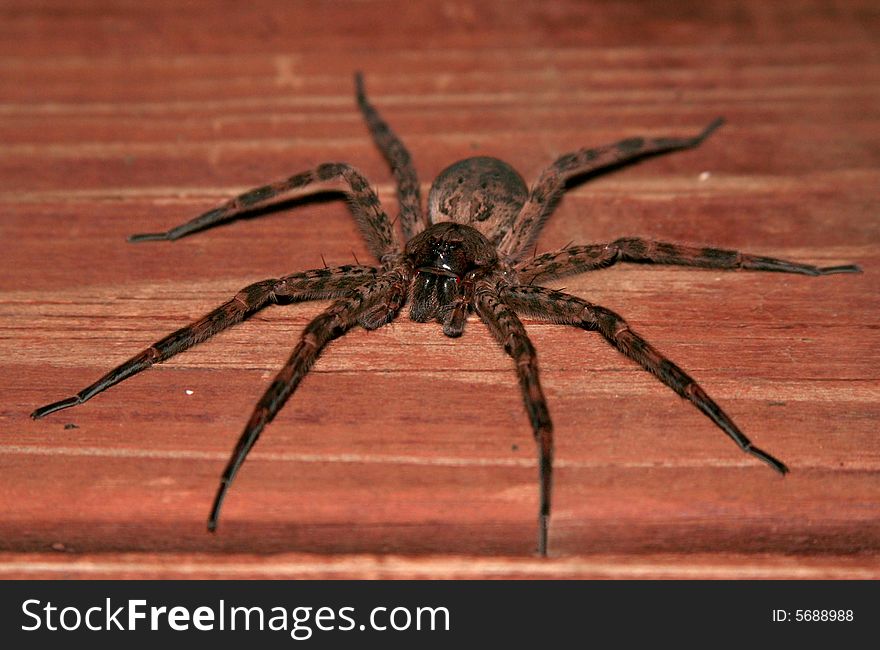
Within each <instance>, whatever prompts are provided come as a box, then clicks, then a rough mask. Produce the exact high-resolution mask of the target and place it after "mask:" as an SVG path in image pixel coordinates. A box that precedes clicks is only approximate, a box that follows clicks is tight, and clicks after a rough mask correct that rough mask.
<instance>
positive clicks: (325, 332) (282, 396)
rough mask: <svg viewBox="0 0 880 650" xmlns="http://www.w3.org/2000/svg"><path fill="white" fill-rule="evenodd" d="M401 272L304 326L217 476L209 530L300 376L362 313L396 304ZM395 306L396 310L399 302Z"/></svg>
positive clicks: (357, 292)
mask: <svg viewBox="0 0 880 650" xmlns="http://www.w3.org/2000/svg"><path fill="white" fill-rule="evenodd" d="M404 273H405V272H404V271H402V270H401V269H395V270H392V271H389V272H387V273H385V274H383V275H381V276H379V277H377V278H375V279H373V280H372V281H371V282H367V283H365V284H362V285H361V286H359V287H357V288H355V289H354V290H352V291H350V292H349V293H348V294H347V295H346V296H344V297H342V298H340V299H338V300H337V301H336V302H334V303H333V304H332V305H330V307H328V308H327V309H326V310H324V311H323V312H322V313H321V314H320V315H318V316H317V317H316V318H314V319H313V320H312V321H311V322H310V323H309V324H308V325H306V327H305V329H303V331H302V334H301V335H300V340H299V343H297V345H296V347H295V348H294V349H293V352H292V353H291V355H290V358H289V359H288V360H287V363H286V364H285V365H284V367H283V368H282V369H281V371H280V372H279V373H278V374H277V375H276V376H275V379H274V380H273V381H272V383H271V384H270V385H269V388H268V389H267V390H266V392H265V393H264V395H263V397H262V398H260V401H259V402H257V405H256V407H255V408H254V412H253V414H252V415H251V418H250V420H248V423H247V425H246V426H245V428H244V431H243V432H242V434H241V437H240V438H239V440H238V443H237V444H236V446H235V449H234V451H233V452H232V456H231V457H230V459H229V464H228V465H227V466H226V469H225V470H224V472H223V476H222V478H221V479H220V486H219V488H218V489H217V496H216V497H215V498H214V505H213V507H212V508H211V514H210V516H209V517H208V530H210V531H212V532H213V531H215V530H216V529H217V522H218V520H219V518H220V508H221V507H222V506H223V501H224V499H225V498H226V493H227V492H228V490H229V486H230V485H231V484H232V480H233V479H234V478H235V475H236V474H237V473H238V470H239V469H240V468H241V465H242V463H244V461H245V458H247V455H248V453H249V452H250V450H251V449H252V448H253V446H254V444H256V442H257V439H258V438H259V437H260V433H261V432H262V431H263V429H264V428H265V427H266V425H267V424H269V422H271V421H272V420H273V419H274V418H275V415H277V413H278V412H279V411H280V410H281V408H282V407H283V406H284V404H285V402H287V400H288V398H290V396H291V395H292V394H293V392H294V391H295V390H296V388H297V386H299V383H300V381H302V378H303V377H305V376H306V374H307V373H308V372H309V370H311V368H312V366H313V365H314V363H315V361H316V360H317V359H318V356H319V355H320V354H321V351H322V350H323V349H324V347H325V346H326V345H327V344H328V343H329V342H330V341H332V340H333V339H336V338H339V337H340V336H342V335H343V334H345V333H346V332H347V331H348V330H350V329H351V328H352V327H353V326H355V325H356V324H358V323H359V322H360V320H361V319H362V318H363V317H364V316H367V315H370V314H374V313H375V309H376V307H377V306H378V307H380V308H381V307H383V306H384V307H388V306H389V305H394V304H396V302H395V298H394V297H393V296H394V294H395V293H396V292H397V291H398V290H399V287H400V286H401V285H402V284H403V285H405V284H406V281H407V278H406V277H405V276H404ZM397 309H398V311H399V309H400V305H399V304H398V305H397ZM394 316H396V313H394V314H391V315H388V317H387V318H386V320H385V322H389V321H390V320H391V319H392V318H393V317H394ZM375 326H376V327H378V326H379V325H375Z"/></svg>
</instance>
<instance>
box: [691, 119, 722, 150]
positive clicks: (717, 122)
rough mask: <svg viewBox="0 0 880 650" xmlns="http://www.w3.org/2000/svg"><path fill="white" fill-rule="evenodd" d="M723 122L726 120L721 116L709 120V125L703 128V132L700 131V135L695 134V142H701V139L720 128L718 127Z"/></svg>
mask: <svg viewBox="0 0 880 650" xmlns="http://www.w3.org/2000/svg"><path fill="white" fill-rule="evenodd" d="M725 122H727V120H725V119H724V118H723V117H721V116H719V117H716V118H715V119H714V120H712V121H711V122H709V125H708V126H707V127H706V128H705V129H703V132H702V133H700V135H698V136H697V143H700V142H702V141H703V140H705V139H706V138H708V137H709V136H710V135H712V134H713V133H714V132H715V131H717V130H718V129H720V128H721V127H722V126H723V125H724V123H725Z"/></svg>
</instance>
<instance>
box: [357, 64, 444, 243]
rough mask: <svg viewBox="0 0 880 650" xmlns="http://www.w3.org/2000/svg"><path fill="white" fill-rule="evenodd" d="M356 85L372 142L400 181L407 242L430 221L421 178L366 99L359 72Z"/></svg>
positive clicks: (400, 205)
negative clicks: (423, 200)
mask: <svg viewBox="0 0 880 650" xmlns="http://www.w3.org/2000/svg"><path fill="white" fill-rule="evenodd" d="M354 85H355V94H356V96H357V103H358V108H360V110H361V113H363V115H364V119H365V120H366V122H367V127H368V128H369V129H370V135H372V136H373V142H375V143H376V146H377V147H379V150H380V151H381V152H382V155H384V156H385V159H386V160H387V161H388V164H389V165H390V166H391V173H392V174H393V175H394V180H395V181H397V203H398V217H399V219H400V225H401V227H402V228H403V235H404V239H405V240H407V241H408V240H410V239H412V238H413V237H414V236H415V235H418V234H419V233H420V232H422V231H423V230H424V229H425V228H427V227H428V218H427V216H426V215H425V213H424V212H423V211H422V198H421V192H420V189H419V177H418V174H417V173H416V168H415V165H413V161H412V156H410V153H409V151H407V148H406V147H405V146H404V144H403V141H402V140H401V139H400V138H399V137H398V136H397V135H396V134H395V133H394V131H392V130H391V127H389V126H388V123H387V122H386V121H385V120H383V119H382V116H381V115H380V114H379V111H377V110H376V109H375V107H374V106H373V105H372V104H371V103H370V101H369V100H368V99H367V95H366V92H365V90H364V76H363V75H362V74H361V73H360V72H357V73H355V75H354Z"/></svg>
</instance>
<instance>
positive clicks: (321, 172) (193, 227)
mask: <svg viewBox="0 0 880 650" xmlns="http://www.w3.org/2000/svg"><path fill="white" fill-rule="evenodd" d="M334 181H337V182H338V181H342V182H343V188H342V192H343V193H344V194H345V197H346V199H348V203H349V206H350V207H351V211H352V214H353V215H354V218H355V221H357V224H358V226H359V227H360V229H361V232H362V233H363V235H364V238H365V239H366V240H367V244H368V245H369V247H370V251H371V252H372V253H373V254H374V255H376V257H377V258H379V259H382V258H383V257H384V256H386V255H389V254H391V253H395V252H397V249H398V245H397V242H396V241H395V238H394V233H393V229H392V228H391V221H390V220H389V219H388V215H387V214H385V211H384V210H383V209H382V205H381V204H380V203H379V197H378V196H377V195H376V192H375V191H374V190H373V188H371V187H370V183H369V181H367V179H366V178H365V177H364V175H363V174H361V173H360V172H359V171H358V170H357V169H355V168H354V167H352V166H351V165H348V164H346V163H324V164H323V165H319V166H317V167H315V168H314V169H309V170H308V171H304V172H302V173H299V174H296V175H294V176H291V177H290V178H286V179H284V180H281V181H278V182H275V183H271V184H270V185H264V186H262V187H257V188H254V189H252V190H248V191H247V192H245V193H244V194H239V195H238V196H236V197H235V198H233V199H230V200H229V201H227V202H226V203H224V204H223V205H221V206H220V207H218V208H214V209H213V210H209V211H208V212H205V213H203V214H201V215H199V216H198V217H196V218H194V219H191V220H190V221H187V222H186V223H183V224H180V225H179V226H175V227H174V228H171V229H170V230H167V231H165V232H157V233H144V234H139V235H131V236H130V237H129V238H128V241H130V242H142V241H152V240H175V239H180V238H181V237H184V236H186V235H189V234H190V233H193V232H196V231H199V230H205V229H207V228H211V227H212V226H215V225H217V224H219V223H222V222H224V221H229V220H231V219H233V218H235V217H237V216H239V215H241V214H243V213H246V212H250V211H252V210H254V209H257V208H260V207H263V206H265V205H266V204H268V203H269V202H271V201H273V200H275V199H278V198H279V197H280V196H283V195H287V196H289V195H290V194H293V193H295V192H297V191H298V190H303V192H299V194H304V193H305V192H304V190H306V189H307V188H309V186H311V185H314V184H316V183H329V182H334Z"/></svg>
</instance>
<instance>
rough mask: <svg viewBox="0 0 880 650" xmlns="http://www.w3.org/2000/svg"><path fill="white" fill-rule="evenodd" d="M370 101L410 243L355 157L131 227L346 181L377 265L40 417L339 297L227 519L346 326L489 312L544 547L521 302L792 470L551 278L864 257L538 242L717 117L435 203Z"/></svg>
mask: <svg viewBox="0 0 880 650" xmlns="http://www.w3.org/2000/svg"><path fill="white" fill-rule="evenodd" d="M354 81H355V95H356V101H357V105H358V108H359V109H360V112H361V113H362V114H363V117H364V119H365V120H366V123H367V127H368V128H369V131H370V134H371V135H372V138H373V140H374V141H375V144H376V145H377V146H378V148H379V149H380V150H381V151H382V153H383V155H384V156H385V158H386V159H387V161H388V163H389V165H390V167H391V171H392V173H393V176H394V178H395V180H396V183H397V200H398V210H399V214H398V220H399V221H400V226H401V229H402V231H403V236H404V238H405V243H403V245H402V243H401V242H400V240H399V238H398V236H396V234H395V231H394V222H392V220H391V219H389V217H388V215H387V214H386V212H385V211H384V210H383V208H382V205H381V204H380V202H379V198H378V196H377V195H376V192H375V191H374V190H373V189H372V188H371V187H370V184H369V182H368V181H367V179H366V178H365V177H364V176H363V174H361V172H359V171H358V170H357V169H355V168H354V167H352V166H351V165H348V164H346V163H340V162H332V163H325V164H322V165H319V166H317V167H315V168H313V169H309V170H307V171H304V172H302V173H299V174H296V175H294V176H291V177H289V178H287V179H285V180H281V181H278V182H275V183H272V184H270V185H264V186H262V187H257V188H255V189H252V190H250V191H248V192H245V193H244V194H241V195H239V196H236V197H235V198H233V199H231V200H229V201H227V202H225V203H224V204H222V205H221V206H220V207H218V208H215V209H213V210H210V211H208V212H205V213H204V214H202V215H200V216H198V217H196V218H194V219H192V220H190V221H187V222H186V223H183V224H181V225H179V226H176V227H174V228H171V229H170V230H167V231H166V232H160V233H146V234H139V235H132V236H131V237H129V241H131V242H144V241H150V240H169V241H170V240H176V239H179V238H181V237H184V236H186V235H189V234H191V233H194V232H197V231H200V230H205V229H207V228H210V227H212V226H215V225H217V224H219V223H221V222H225V221H229V220H230V219H233V218H235V217H237V216H239V215H241V214H243V213H247V212H251V211H253V210H254V209H257V208H262V207H264V206H265V205H266V204H268V203H270V202H273V201H275V200H277V199H278V198H279V197H281V196H290V195H291V194H293V193H300V194H302V193H306V192H308V191H310V190H311V191H315V190H316V189H321V188H326V186H327V185H328V184H334V186H335V187H337V188H338V187H341V191H342V192H343V193H344V195H345V198H346V199H347V200H348V203H349V206H350V208H351V212H352V214H353V215H354V218H355V220H356V221H357V224H358V226H359V228H360V230H361V232H362V233H363V236H364V237H365V239H366V241H367V244H368V246H369V248H370V251H371V252H372V253H373V254H374V255H375V257H376V258H377V259H378V260H379V264H378V265H377V266H366V265H361V264H360V263H357V264H354V265H343V266H335V267H326V266H325V267H324V268H319V269H315V270H311V271H303V272H300V273H293V274H291V275H286V276H284V277H281V278H273V279H269V280H263V281H261V282H256V283H254V284H251V285H249V286H247V287H245V288H244V289H242V290H241V291H239V292H238V293H237V294H236V295H235V296H234V297H233V298H232V299H231V300H229V301H227V302H226V303H224V304H222V305H221V306H219V307H217V308H216V309H214V310H213V311H212V312H210V313H209V314H207V315H206V316H205V317H203V318H201V319H200V320H197V321H195V322H193V323H191V324H189V325H187V326H186V327H183V328H181V329H179V330H177V331H176V332H174V333H172V334H169V335H168V336H166V337H165V338H163V339H161V340H160V341H157V342H156V343H154V344H153V345H151V346H150V347H148V348H147V349H146V350H144V351H142V352H140V353H139V354H137V355H135V356H134V357H132V358H131V359H129V360H128V361H126V362H125V363H123V364H122V365H120V366H118V367H116V368H114V369H113V370H111V371H110V372H108V373H107V374H106V375H104V376H103V377H101V378H100V379H98V381H96V382H95V383H93V384H92V385H90V386H88V387H86V388H84V389H83V390H81V391H80V392H78V393H77V394H75V395H73V396H72V397H68V398H66V399H63V400H60V401H58V402H54V403H52V404H48V405H46V406H42V407H40V408H38V409H36V410H35V411H34V412H33V413H32V414H31V417H33V418H34V419H38V418H42V417H44V416H46V415H49V414H50V413H53V412H55V411H59V410H61V409H65V408H68V407H71V406H77V405H79V404H82V403H84V402H86V401H88V400H89V399H91V398H92V397H94V396H95V395H97V394H98V393H100V392H102V391H104V390H106V389H107V388H110V387H111V386H113V385H115V384H117V383H119V382H121V381H123V380H124V379H128V378H129V377H131V376H133V375H135V374H137V373H139V372H141V371H143V370H146V369H147V368H149V367H150V366H152V365H153V364H155V363H160V362H162V361H166V360H167V359H169V358H171V357H173V356H174V355H176V354H178V353H180V352H183V351H184V350H186V349H188V348H190V347H192V346H194V345H195V344H197V343H200V342H202V341H204V340H206V339H208V338H210V337H211V336H214V335H215V334H217V333H218V332H220V331H222V330H224V329H226V328H228V327H231V326H232V325H235V324H236V323H239V322H241V321H243V320H244V319H246V318H248V317H249V316H251V315H253V314H254V313H256V312H258V311H259V310H261V309H263V308H264V307H266V306H267V305H269V304H270V303H291V302H299V301H306V300H326V299H330V300H333V302H332V303H331V304H330V306H329V307H327V308H326V309H325V310H324V311H323V312H321V314H320V315H318V316H317V317H316V318H314V319H313V320H312V321H311V322H310V323H309V324H308V325H306V327H305V329H304V330H303V332H302V334H301V336H300V339H299V342H298V343H297V345H296V346H295V347H294V349H293V352H292V354H291V355H290V358H289V359H288V361H287V363H286V364H285V365H284V367H283V368H282V369H281V371H280V372H279V373H278V375H277V376H276V377H275V379H274V380H273V381H272V383H271V384H270V386H269V388H268V389H267V390H266V392H265V394H264V395H263V397H262V398H261V399H260V401H259V402H258V403H257V405H256V407H255V408H254V411H253V414H252V415H251V417H250V419H249V420H248V422H247V425H246V426H245V428H244V432H243V433H242V435H241V438H240V439H239V441H238V444H237V445H236V447H235V449H234V451H233V453H232V456H231V458H230V460H229V463H228V465H227V466H226V469H225V471H224V472H223V475H222V477H221V480H220V485H219V488H218V490H217V494H216V497H215V499H214V504H213V508H212V509H211V513H210V516H209V518H208V530H210V531H212V532H213V531H215V530H216V528H217V523H218V520H219V516H220V509H221V506H222V504H223V500H224V498H225V497H226V494H227V491H228V489H229V486H230V485H231V483H232V480H233V479H234V478H235V476H236V474H237V473H238V471H239V470H240V469H241V466H242V463H243V462H244V460H245V458H246V457H247V455H248V452H250V450H251V449H252V448H253V446H254V445H255V444H256V442H257V439H258V438H259V436H260V433H261V432H262V431H263V429H264V428H265V426H266V425H267V424H269V422H271V421H272V419H273V418H274V417H275V416H276V415H277V413H278V411H279V410H280V409H281V408H282V406H283V405H284V404H285V402H286V401H287V400H288V398H290V396H291V395H292V394H293V392H294V391H295V390H296V388H297V386H299V383H300V381H302V379H303V377H305V375H306V374H307V373H308V372H309V370H310V369H311V367H312V366H313V365H314V364H315V361H316V360H317V359H318V356H319V354H320V353H321V351H322V350H323V349H324V347H325V346H326V345H327V344H328V343H329V342H330V341H332V340H333V339H336V338H338V337H340V336H342V335H343V334H345V333H346V332H347V331H348V330H350V329H351V328H353V327H355V326H357V325H360V326H361V327H363V328H365V329H367V330H373V329H376V328H379V327H382V326H383V325H387V324H388V323H390V322H391V321H392V320H394V319H395V318H396V317H397V315H398V314H399V313H400V311H401V309H402V308H403V307H404V305H405V304H406V303H407V302H408V303H410V309H409V316H410V318H411V319H412V320H414V321H416V322H420V323H425V322H428V321H436V322H437V323H439V324H441V325H442V328H443V333H444V334H445V335H446V336H449V337H458V336H461V334H462V333H463V331H464V328H465V324H466V322H467V317H468V315H469V314H471V313H476V315H477V316H478V317H479V318H480V320H482V321H483V322H484V323H485V324H486V326H487V327H488V329H489V331H490V332H491V333H492V335H493V336H494V338H495V339H496V340H497V341H498V343H500V344H501V346H502V347H503V348H504V350H505V352H507V354H508V355H510V357H511V358H512V360H513V361H514V365H515V368H516V374H517V378H518V380H519V385H520V389H521V392H522V397H523V401H524V402H525V409H526V412H527V413H528V417H529V420H530V422H531V427H532V431H533V433H534V437H535V441H536V443H537V454H538V463H537V464H538V475H539V486H540V487H539V512H538V541H537V550H538V553H539V554H540V555H542V556H545V555H546V554H547V531H548V526H549V519H550V500H551V499H550V497H551V485H552V472H553V424H552V422H551V420H550V414H549V411H548V408H547V402H546V400H545V398H544V393H543V391H542V389H541V384H540V381H539V380H538V363H537V357H536V355H535V350H534V347H533V346H532V343H531V342H530V341H529V337H528V335H527V334H526V330H525V328H524V327H523V323H522V321H521V320H520V315H525V316H528V317H531V318H537V319H542V320H545V321H550V322H552V323H557V324H561V325H571V326H574V327H579V328H581V329H584V330H587V331H592V332H597V333H598V334H599V335H600V336H602V337H603V338H604V339H605V340H606V341H607V342H608V343H610V344H611V345H612V346H613V347H614V348H616V349H617V350H618V351H620V352H621V353H623V354H624V355H625V356H627V357H629V358H630V359H631V360H633V361H634V362H636V363H637V364H639V365H640V366H641V367H642V368H644V369H645V370H647V371H649V372H651V373H652V374H654V375H655V376H656V377H657V378H658V379H659V380H660V381H661V382H663V383H664V384H666V385H667V386H668V387H669V388H671V389H672V390H674V391H675V392H676V393H678V394H679V395H680V396H681V397H682V398H684V399H686V400H688V401H689V402H691V403H692V404H693V405H694V406H695V407H696V408H697V409H699V410H700V411H701V412H702V413H704V414H705V415H706V416H707V417H708V418H709V419H711V420H712V421H713V422H714V423H715V424H716V425H717V426H718V427H719V428H720V429H721V430H722V431H723V432H724V433H725V434H727V435H728V436H729V437H730V438H731V439H733V441H734V442H735V443H736V444H737V445H738V446H739V447H740V449H742V450H743V451H744V452H746V453H748V454H751V455H752V456H754V457H756V458H758V459H759V460H762V461H764V462H765V463H767V464H768V465H770V467H772V468H773V469H775V470H776V471H777V472H779V473H781V474H785V473H786V472H787V471H788V468H787V467H786V466H785V464H783V463H782V462H781V461H780V460H777V459H776V458H774V457H773V456H771V455H770V454H768V453H767V452H765V451H762V450H761V449H759V448H757V447H756V446H754V445H753V444H752V443H751V442H750V441H749V439H748V438H747V437H746V436H745V434H743V433H742V431H740V429H739V428H738V427H737V425H736V424H734V422H733V420H731V419H730V417H728V416H727V415H726V414H725V413H724V411H722V410H721V408H720V407H719V406H718V405H717V404H716V403H715V401H714V400H712V398H711V397H709V395H707V394H706V392H705V391H704V390H703V389H702V388H701V387H700V386H699V385H698V384H697V383H696V382H695V381H694V380H693V379H691V377H690V376H688V375H687V373H685V372H684V371H683V370H682V369H681V368H679V367H678V366H677V365H676V364H674V363H673V362H672V361H670V360H669V359H667V358H666V357H664V356H663V355H662V354H661V353H660V352H659V351H658V350H657V349H656V348H654V347H653V346H652V345H651V344H650V343H648V342H647V341H646V340H645V339H643V338H642V337H641V336H639V335H638V334H637V333H636V332H635V331H633V329H632V328H631V327H630V326H629V325H628V324H627V322H626V321H625V320H624V319H623V318H622V317H620V316H619V315H617V314H616V313H614V312H613V311H611V310H609V309H606V308H604V307H602V306H600V305H596V304H593V303H590V302H588V301H586V300H584V299H582V298H578V297H576V296H572V295H569V294H566V293H563V292H562V291H557V290H554V289H549V288H546V287H543V286H540V283H541V282H545V281H548V280H553V279H556V278H560V277H563V276H568V275H572V274H576V273H582V272H586V271H593V270H596V269H602V268H606V267H609V266H611V265H613V264H616V263H617V262H635V263H642V264H673V265H683V266H696V267H704V268H713V269H750V270H755V271H778V272H783V273H800V274H804V275H831V274H834V273H853V272H859V271H860V270H861V269H860V268H859V267H858V266H856V265H852V264H849V265H843V266H830V267H816V266H812V265H809V264H800V263H797V262H790V261H786V260H781V259H775V258H772V257H761V256H757V255H749V254H746V253H740V252H738V251H733V250H723V249H718V248H702V247H691V246H683V245H680V244H674V243H666V242H656V241H648V240H645V239H639V238H632V237H628V238H622V239H617V240H615V241H613V242H610V243H600V244H587V245H582V246H566V247H564V248H562V249H561V250H557V251H554V252H550V253H545V254H543V255H536V256H533V255H532V254H531V251H532V247H533V245H534V244H535V241H536V239H537V237H538V233H539V232H540V231H541V227H542V226H543V224H544V222H545V221H546V219H547V217H549V216H550V214H551V213H552V211H553V208H554V206H555V204H556V203H557V201H558V199H559V198H560V197H561V195H562V194H563V192H564V191H565V189H566V184H567V182H568V181H570V180H572V179H577V178H581V177H584V176H586V175H588V174H594V173H596V172H599V171H602V170H607V169H609V168H613V167H618V166H621V165H623V164H625V163H629V162H631V161H635V160H636V159H641V158H645V157H647V156H652V155H657V154H662V153H666V152H671V151H675V150H681V149H690V148H694V147H697V146H698V145H700V144H701V143H702V142H703V141H704V140H705V139H706V138H707V137H708V136H709V135H710V134H711V133H712V132H713V131H715V130H716V129H717V128H718V127H719V126H721V125H722V123H723V119H721V118H718V119H716V120H715V121H713V122H712V123H710V124H709V125H708V126H707V127H706V128H705V129H704V130H703V131H702V132H701V133H699V134H698V135H695V136H691V137H674V138H641V137H634V138H628V139H625V140H621V141H619V142H616V143H614V144H610V145H605V146H602V147H597V148H584V149H579V150H577V151H574V152H572V153H568V154H565V155H563V156H561V157H559V158H558V159H557V160H556V161H555V162H553V163H552V164H551V165H549V166H548V167H547V168H545V169H544V171H543V172H542V173H541V174H540V176H539V177H538V179H537V181H535V183H534V184H533V185H532V186H531V188H528V187H527V186H526V184H525V182H524V181H523V179H522V177H521V176H520V175H519V174H518V173H517V172H516V171H515V170H514V169H513V168H512V167H511V166H510V165H508V164H507V163H505V162H503V161H501V160H498V159H497V158H489V157H475V158H468V159H465V160H461V161H458V162H456V163H454V164H452V165H450V166H449V167H447V168H446V169H445V170H443V171H442V172H441V173H440V175H439V176H438V177H437V178H436V179H435V180H434V182H433V184H432V185H431V189H430V191H429V194H428V205H427V211H425V210H423V207H422V202H421V197H420V190H419V181H418V177H417V175H416V170H415V168H414V166H413V162H412V159H411V158H410V154H409V152H408V151H407V149H406V147H405V146H404V145H403V143H402V142H401V140H400V139H399V138H398V137H397V136H396V135H395V134H394V132H393V131H392V130H391V129H390V128H389V126H388V124H387V123H386V122H385V121H384V119H383V118H382V117H381V116H380V114H379V113H378V111H377V110H376V109H375V108H374V107H373V105H372V104H371V103H370V101H369V100H368V99H367V96H366V92H365V89H364V81H363V77H362V75H361V74H360V73H356V74H355V80H354Z"/></svg>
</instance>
